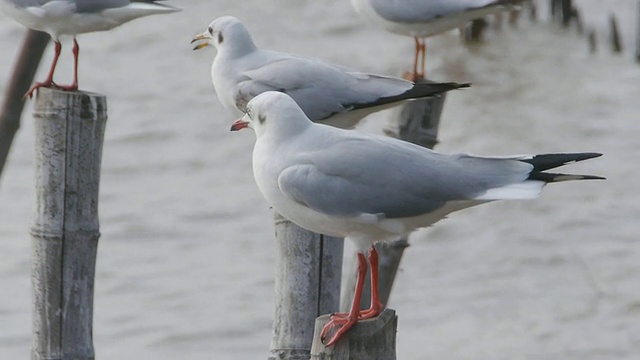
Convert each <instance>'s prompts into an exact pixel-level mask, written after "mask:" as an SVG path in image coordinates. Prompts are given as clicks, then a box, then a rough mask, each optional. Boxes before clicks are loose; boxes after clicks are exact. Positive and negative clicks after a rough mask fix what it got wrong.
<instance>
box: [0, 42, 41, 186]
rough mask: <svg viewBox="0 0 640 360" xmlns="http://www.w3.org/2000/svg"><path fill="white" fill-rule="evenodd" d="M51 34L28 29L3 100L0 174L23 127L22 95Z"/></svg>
mask: <svg viewBox="0 0 640 360" xmlns="http://www.w3.org/2000/svg"><path fill="white" fill-rule="evenodd" d="M50 38H51V37H50V36H49V35H48V34H47V33H43V32H40V31H35V30H28V31H27V35H26V36H25V38H24V42H23V44H22V49H21V50H20V53H19V54H18V58H17V59H16V65H15V68H14V70H13V75H12V76H11V80H9V85H8V86H7V88H6V89H7V90H6V95H5V98H4V103H3V104H2V108H1V109H0V176H1V175H2V170H3V169H4V165H5V162H6V160H7V157H8V156H9V150H10V149H11V144H12V143H13V137H14V135H15V134H16V132H17V131H18V129H19V128H20V116H21V115H22V109H23V107H24V98H23V95H24V94H25V93H26V92H27V91H28V90H29V86H31V83H32V82H33V77H34V75H35V73H36V70H38V65H39V64H40V59H41V58H42V54H43V53H44V49H45V48H46V47H47V44H48V43H49V39H50Z"/></svg>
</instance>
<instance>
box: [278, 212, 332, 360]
mask: <svg viewBox="0 0 640 360" xmlns="http://www.w3.org/2000/svg"><path fill="white" fill-rule="evenodd" d="M275 230H276V241H275V242H276V283H275V312H274V317H273V338H272V340H271V354H270V356H269V359H270V360H276V359H277V360H281V359H282V360H303V359H304V360H307V359H309V356H310V352H311V343H312V341H313V329H314V322H315V319H316V317H318V316H319V315H322V314H329V313H333V312H336V311H337V310H338V307H339V305H340V281H341V278H342V252H343V239H341V238H335V237H330V236H326V235H320V234H315V233H313V232H310V231H307V230H304V229H302V228H300V227H299V226H297V225H295V224H293V223H292V222H290V221H288V220H286V219H285V218H284V217H282V216H281V215H280V214H277V213H276V214H275Z"/></svg>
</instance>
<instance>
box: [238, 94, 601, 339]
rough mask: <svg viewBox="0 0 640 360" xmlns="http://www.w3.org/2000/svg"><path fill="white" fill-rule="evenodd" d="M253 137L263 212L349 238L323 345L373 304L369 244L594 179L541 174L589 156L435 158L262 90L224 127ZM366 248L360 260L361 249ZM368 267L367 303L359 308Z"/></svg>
mask: <svg viewBox="0 0 640 360" xmlns="http://www.w3.org/2000/svg"><path fill="white" fill-rule="evenodd" d="M243 128H251V129H253V130H254V131H255V134H256V138H257V140H256V143H255V147H254V149H253V174H254V177H255V181H256V183H257V185H258V188H259V190H260V192H261V193H262V195H263V196H264V198H265V199H266V200H267V202H268V203H269V204H270V205H271V206H272V207H273V209H274V210H275V211H277V212H279V213H280V214H282V215H283V216H284V217H285V218H287V219H289V220H291V221H292V222H294V223H295V224H297V225H298V226H301V227H303V228H305V229H308V230H310V231H313V232H316V233H321V234H327V235H332V236H338V237H346V238H349V239H351V240H352V241H353V242H354V243H355V245H356V249H357V252H358V253H357V256H358V272H357V281H356V289H355V295H354V298H353V303H352V307H351V311H350V312H349V313H337V314H334V315H333V316H332V317H331V320H330V321H329V322H328V323H327V324H326V326H325V327H324V328H323V331H322V339H323V341H325V340H327V335H330V334H332V335H331V336H330V338H329V339H328V340H327V341H326V342H325V344H326V345H327V346H330V345H333V344H335V343H336V341H337V340H338V339H339V338H340V337H341V336H342V335H343V334H344V333H345V332H346V331H347V330H348V329H349V328H350V327H352V326H353V325H354V324H355V323H357V321H358V320H363V319H369V318H373V317H376V316H377V315H378V314H379V313H380V312H381V311H382V309H383V304H382V303H381V302H380V297H379V294H378V254H377V252H376V249H375V247H373V244H374V243H376V242H380V241H388V240H393V239H396V238H398V237H400V236H406V235H408V234H409V233H411V232H412V231H413V230H416V229H418V228H422V227H427V226H430V225H432V224H434V223H436V222H437V221H439V220H441V219H443V218H444V217H446V216H447V215H448V214H450V213H452V212H455V211H458V210H462V209H465V208H468V207H471V206H475V205H479V204H483V203H487V202H490V201H495V200H501V199H533V198H536V197H538V196H539V195H540V193H541V191H542V188H543V187H544V186H545V185H546V184H547V183H553V182H561V181H569V180H592V179H604V178H602V177H599V176H591V175H571V174H561V173H553V172H547V170H550V169H554V168H556V167H559V166H562V165H566V164H569V163H573V162H577V161H582V160H587V159H591V158H595V157H599V156H601V154H599V153H557V154H544V155H533V156H530V155H521V156H508V157H480V156H472V155H467V154H452V155H449V154H441V153H437V152H434V151H431V150H428V149H425V148H423V147H420V146H418V145H414V144H412V143H409V142H404V141H401V140H397V139H394V138H389V137H385V136H380V135H373V134H365V133H360V132H354V131H348V130H343V129H338V128H334V127H330V126H325V125H323V124H316V123H313V122H311V120H310V119H309V118H308V117H307V116H306V115H305V114H304V112H303V111H302V109H300V107H299V106H298V105H297V104H296V102H295V101H294V100H293V99H292V98H291V97H289V96H288V95H286V94H283V93H280V92H273V91H268V92H265V93H262V94H260V95H258V96H256V97H255V98H253V99H252V100H251V101H249V103H248V105H247V114H246V115H245V116H244V117H243V118H241V119H238V120H236V121H235V122H234V123H233V125H232V126H231V130H232V131H237V130H241V129H243ZM367 250H368V257H367V258H365V252H367ZM367 261H368V262H369V266H370V267H371V293H372V294H371V306H370V308H369V309H368V310H363V311H359V306H360V299H361V297H362V287H363V285H364V279H365V274H366V271H367Z"/></svg>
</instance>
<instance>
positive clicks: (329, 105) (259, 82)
mask: <svg viewBox="0 0 640 360" xmlns="http://www.w3.org/2000/svg"><path fill="white" fill-rule="evenodd" d="M264 53H268V54H269V55H270V58H271V59H270V61H268V62H266V63H265V64H264V65H263V66H260V67H258V68H255V69H252V70H248V71H245V72H243V76H244V77H243V78H242V80H241V81H240V82H239V84H238V86H237V89H236V94H235V99H236V104H237V105H238V107H239V108H240V109H241V110H242V109H243V105H246V103H247V102H248V101H249V100H251V99H252V98H253V97H254V96H256V95H258V94H260V93H262V92H265V91H268V90H273V91H280V92H283V93H286V94H288V95H289V96H291V97H292V98H293V99H294V100H295V101H296V103H298V105H299V106H300V107H301V108H302V110H303V111H304V112H305V114H306V115H307V116H308V117H309V118H310V119H311V120H314V121H318V120H322V119H326V118H328V117H330V116H332V115H335V114H340V113H343V112H346V111H349V110H351V109H353V108H354V107H357V106H358V105H362V104H366V103H373V102H375V101H376V100H378V99H380V98H383V97H389V96H396V95H398V94H402V93H404V92H406V91H407V90H409V89H411V88H412V87H413V83H411V82H409V81H405V80H403V79H398V78H393V77H385V76H378V75H372V74H363V73H358V72H350V71H346V70H345V68H343V67H340V66H334V65H333V64H329V63H325V62H322V61H320V60H317V59H311V58H303V57H296V56H290V55H288V54H282V55H278V54H279V53H273V52H262V54H264Z"/></svg>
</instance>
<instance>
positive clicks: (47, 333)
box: [30, 88, 107, 360]
mask: <svg viewBox="0 0 640 360" xmlns="http://www.w3.org/2000/svg"><path fill="white" fill-rule="evenodd" d="M33 116H34V118H35V120H36V127H35V128H36V152H35V153H36V159H35V183H36V189H35V202H34V209H33V216H32V220H31V230H30V233H31V239H32V270H31V283H32V287H33V334H32V348H31V359H32V360H40V359H42V360H44V359H46V360H89V359H94V358H95V355H94V350H93V336H92V326H93V283H94V274H95V265H96V251H97V246H98V238H99V236H100V232H99V223H98V188H99V181H100V162H101V158H102V143H103V138H104V130H105V124H106V120H107V103H106V98H105V97H104V96H102V95H97V94H89V93H84V92H64V91H59V90H54V89H48V88H41V89H39V90H38V96H37V98H36V102H35V110H34V114H33Z"/></svg>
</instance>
